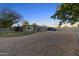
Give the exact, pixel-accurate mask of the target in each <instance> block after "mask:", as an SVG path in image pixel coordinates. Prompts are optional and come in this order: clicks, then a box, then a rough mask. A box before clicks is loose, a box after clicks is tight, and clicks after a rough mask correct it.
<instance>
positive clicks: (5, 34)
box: [0, 32, 35, 37]
mask: <svg viewBox="0 0 79 59" xmlns="http://www.w3.org/2000/svg"><path fill="white" fill-rule="evenodd" d="M33 33H35V32H0V37H18V36H24V35H29V34H33Z"/></svg>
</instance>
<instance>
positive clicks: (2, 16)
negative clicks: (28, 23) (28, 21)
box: [0, 8, 22, 28]
mask: <svg viewBox="0 0 79 59" xmlns="http://www.w3.org/2000/svg"><path fill="white" fill-rule="evenodd" d="M21 19H22V16H21V15H20V14H18V13H17V12H15V11H14V10H12V9H9V8H2V9H0V28H10V27H11V26H12V24H14V23H17V22H19V21H20V20H21Z"/></svg>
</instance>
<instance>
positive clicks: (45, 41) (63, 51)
mask: <svg viewBox="0 0 79 59" xmlns="http://www.w3.org/2000/svg"><path fill="white" fill-rule="evenodd" d="M76 44H77V40H76V35H75V33H74V32H41V33H36V34H32V35H28V36H23V37H13V38H0V53H5V54H6V55H10V56H11V55H12V56H14V55H15V56H17V55H18V56H21V55H23V56H29V55H30V56H70V55H71V56H72V55H75V48H76ZM5 54H0V55H5Z"/></svg>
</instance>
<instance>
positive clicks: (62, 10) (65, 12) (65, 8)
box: [51, 3, 79, 25]
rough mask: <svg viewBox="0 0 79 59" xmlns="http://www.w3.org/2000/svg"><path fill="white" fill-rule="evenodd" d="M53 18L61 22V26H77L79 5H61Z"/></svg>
mask: <svg viewBox="0 0 79 59" xmlns="http://www.w3.org/2000/svg"><path fill="white" fill-rule="evenodd" d="M51 18H54V19H58V20H60V22H59V25H62V24H63V23H70V24H71V25H72V24H75V23H76V22H78V21H79V4H78V3H77V4H76V3H64V4H61V5H59V6H58V8H57V10H56V13H55V14H54V15H52V16H51Z"/></svg>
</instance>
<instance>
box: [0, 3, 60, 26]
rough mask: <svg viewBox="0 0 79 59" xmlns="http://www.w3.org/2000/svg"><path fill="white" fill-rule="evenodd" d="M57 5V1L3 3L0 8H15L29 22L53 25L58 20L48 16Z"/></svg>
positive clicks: (53, 11)
mask: <svg viewBox="0 0 79 59" xmlns="http://www.w3.org/2000/svg"><path fill="white" fill-rule="evenodd" d="M58 5H59V4H58V3H57V4H56V3H16V4H15V3H4V4H0V8H3V7H8V8H11V9H13V10H15V11H16V12H18V13H20V14H21V15H22V16H23V17H24V20H27V21H28V22H29V23H30V24H32V23H37V24H38V25H43V24H44V25H47V26H55V25H57V24H58V20H53V19H51V18H50V17H51V15H53V14H54V13H55V11H56V9H57V7H58Z"/></svg>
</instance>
